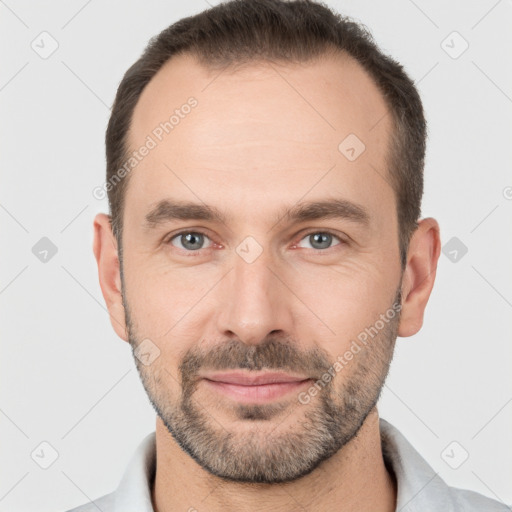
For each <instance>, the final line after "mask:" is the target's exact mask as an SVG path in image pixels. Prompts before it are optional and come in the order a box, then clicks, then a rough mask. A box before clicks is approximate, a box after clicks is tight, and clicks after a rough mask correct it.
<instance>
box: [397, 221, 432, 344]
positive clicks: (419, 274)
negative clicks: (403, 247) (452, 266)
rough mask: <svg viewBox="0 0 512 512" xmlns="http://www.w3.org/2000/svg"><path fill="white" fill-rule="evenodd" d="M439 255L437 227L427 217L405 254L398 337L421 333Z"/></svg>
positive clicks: (420, 223) (421, 223)
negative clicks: (405, 262) (405, 263)
mask: <svg viewBox="0 0 512 512" xmlns="http://www.w3.org/2000/svg"><path fill="white" fill-rule="evenodd" d="M440 252H441V240H440V234H439V224H438V223H437V221H436V220H435V219H433V218H430V217H429V218H426V219H422V220H421V221H420V222H419V223H418V228H417V229H416V231H415V232H414V234H413V235H412V237H411V241H410V243H409V250H408V252H407V265H406V268H405V270H404V277H403V281H402V311H401V315H400V325H399V327H398V336H402V337H407V336H412V335H413V334H416V333H417V332H418V331H419V330H420V329H421V326H422V325H423V315H424V312H425V308H426V306H427V302H428V299H429V297H430V293H431V292H432V288H433V286H434V281H435V277H436V270H437V262H438V259H439V254H440Z"/></svg>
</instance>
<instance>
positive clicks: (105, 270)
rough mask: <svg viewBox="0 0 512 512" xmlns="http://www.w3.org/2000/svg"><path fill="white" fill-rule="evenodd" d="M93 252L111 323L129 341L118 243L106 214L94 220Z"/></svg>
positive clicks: (99, 215) (100, 214)
mask: <svg viewBox="0 0 512 512" xmlns="http://www.w3.org/2000/svg"><path fill="white" fill-rule="evenodd" d="M93 252H94V256H95V258H96V263H97V265H98V278H99V282H100V287H101V292H102V294H103V298H104V299H105V303H106V305H107V309H108V312H109V316H110V322H111V324H112V327H113V328H114V330H115V331H116V333H117V335H118V336H119V337H120V338H121V339H123V340H124V341H128V334H127V329H126V319H125V314H124V306H123V300H122V294H121V274H120V265H119V257H118V251H117V242H116V239H115V237H114V235H113V233H112V228H111V224H110V217H109V216H108V215H106V214H104V213H98V214H97V215H96V217H95V218H94V242H93Z"/></svg>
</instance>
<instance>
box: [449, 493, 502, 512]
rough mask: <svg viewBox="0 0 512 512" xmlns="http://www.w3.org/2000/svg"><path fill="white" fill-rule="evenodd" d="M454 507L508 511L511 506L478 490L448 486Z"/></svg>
mask: <svg viewBox="0 0 512 512" xmlns="http://www.w3.org/2000/svg"><path fill="white" fill-rule="evenodd" d="M448 493H449V495H450V498H451V500H452V502H453V505H454V509H455V510H460V511H461V512H462V511H463V512H482V511H485V512H510V510H511V508H510V507H508V506H507V505H505V504H504V503H500V502H499V501H496V500H493V499H491V498H488V497H486V496H484V495H482V494H480V493H478V492H475V491H470V490H468V489H459V488H458V487H448Z"/></svg>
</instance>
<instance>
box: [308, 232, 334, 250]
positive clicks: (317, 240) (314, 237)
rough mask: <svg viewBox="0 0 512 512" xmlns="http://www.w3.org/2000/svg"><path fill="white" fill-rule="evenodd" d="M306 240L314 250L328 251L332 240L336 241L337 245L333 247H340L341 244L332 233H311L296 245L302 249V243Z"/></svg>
mask: <svg viewBox="0 0 512 512" xmlns="http://www.w3.org/2000/svg"><path fill="white" fill-rule="evenodd" d="M304 240H306V241H307V242H308V243H310V244H311V246H312V247H311V248H312V249H315V250H324V249H330V248H331V247H332V242H333V240H338V242H339V243H337V244H334V245H340V244H341V243H343V240H341V238H340V237H338V236H336V235H334V234H333V233H329V232H328V231H313V232H311V233H309V234H307V235H306V236H305V237H304V238H303V239H302V240H301V241H300V242H299V244H298V246H299V247H304V246H303V245H302V244H303V241H304ZM306 248H308V247H306Z"/></svg>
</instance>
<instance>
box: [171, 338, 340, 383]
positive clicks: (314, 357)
mask: <svg viewBox="0 0 512 512" xmlns="http://www.w3.org/2000/svg"><path fill="white" fill-rule="evenodd" d="M330 366H331V363H330V362H329V358H328V355H327V353H326V352H323V351H322V350H320V349H319V348H314V349H308V350H305V351H300V350H299V349H298V348H297V346H296V344H294V343H289V342H284V341H282V340H279V339H276V338H269V339H267V340H265V341H264V342H263V343H260V344H257V345H246V344H245V343H243V342H241V341H238V340H229V341H227V342H225V343H223V344H221V345H218V346H216V347H214V348H210V349H208V350H203V349H201V350H198V349H191V350H189V351H188V352H187V353H186V354H185V356H184V358H183V360H182V362H181V363H180V365H179V371H180V374H181V376H182V379H185V380H190V379H192V378H193V377H195V376H196V375H197V374H198V372H199V371H200V370H201V369H202V370H221V371H223V370H254V371H256V370H263V369H268V370H281V371H288V372H292V373H301V374H305V375H308V376H310V377H311V378H320V376H321V375H323V374H324V373H325V372H326V371H327V370H328V369H329V367H330Z"/></svg>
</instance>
